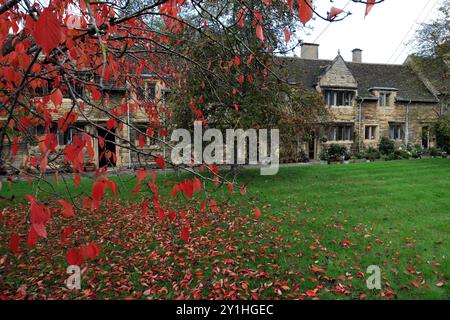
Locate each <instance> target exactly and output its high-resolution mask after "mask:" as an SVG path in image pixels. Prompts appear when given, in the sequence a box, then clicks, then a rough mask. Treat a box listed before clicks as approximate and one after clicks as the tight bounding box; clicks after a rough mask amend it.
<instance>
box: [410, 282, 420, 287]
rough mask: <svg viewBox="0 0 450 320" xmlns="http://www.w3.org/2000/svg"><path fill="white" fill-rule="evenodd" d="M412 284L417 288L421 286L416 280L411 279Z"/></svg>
mask: <svg viewBox="0 0 450 320" xmlns="http://www.w3.org/2000/svg"><path fill="white" fill-rule="evenodd" d="M411 284H412V285H413V286H414V287H416V288H420V285H419V284H418V283H417V282H416V281H411Z"/></svg>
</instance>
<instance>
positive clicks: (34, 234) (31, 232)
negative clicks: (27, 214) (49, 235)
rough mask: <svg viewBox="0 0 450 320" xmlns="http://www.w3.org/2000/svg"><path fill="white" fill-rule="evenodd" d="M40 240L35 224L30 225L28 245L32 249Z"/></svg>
mask: <svg viewBox="0 0 450 320" xmlns="http://www.w3.org/2000/svg"><path fill="white" fill-rule="evenodd" d="M37 240H38V234H37V232H36V230H35V229H34V228H33V226H31V227H30V230H29V231H28V239H27V246H28V247H29V248H30V249H33V248H34V246H35V245H36V243H37Z"/></svg>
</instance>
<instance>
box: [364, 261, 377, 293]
mask: <svg viewBox="0 0 450 320" xmlns="http://www.w3.org/2000/svg"><path fill="white" fill-rule="evenodd" d="M366 273H367V274H370V275H371V276H370V277H369V278H367V280H366V284H367V289H370V290H373V289H377V290H380V289H381V269H380V267H379V266H376V265H371V266H369V267H368V268H367V270H366Z"/></svg>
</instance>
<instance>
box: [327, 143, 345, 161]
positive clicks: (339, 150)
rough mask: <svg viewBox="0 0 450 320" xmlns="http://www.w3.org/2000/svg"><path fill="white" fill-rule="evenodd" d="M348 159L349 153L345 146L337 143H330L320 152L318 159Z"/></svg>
mask: <svg viewBox="0 0 450 320" xmlns="http://www.w3.org/2000/svg"><path fill="white" fill-rule="evenodd" d="M348 159H350V154H349V152H348V149H347V147H346V146H341V145H339V144H330V145H329V146H328V147H325V148H324V149H323V150H322V152H321V153H320V160H323V161H340V160H348Z"/></svg>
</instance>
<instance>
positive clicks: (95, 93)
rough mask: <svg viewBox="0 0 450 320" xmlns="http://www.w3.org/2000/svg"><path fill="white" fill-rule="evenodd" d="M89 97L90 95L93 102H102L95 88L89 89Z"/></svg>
mask: <svg viewBox="0 0 450 320" xmlns="http://www.w3.org/2000/svg"><path fill="white" fill-rule="evenodd" d="M91 95H92V99H93V100H94V101H100V100H102V93H101V92H100V91H99V90H97V89H95V88H92V89H91Z"/></svg>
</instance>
